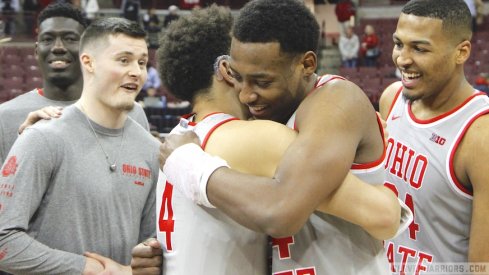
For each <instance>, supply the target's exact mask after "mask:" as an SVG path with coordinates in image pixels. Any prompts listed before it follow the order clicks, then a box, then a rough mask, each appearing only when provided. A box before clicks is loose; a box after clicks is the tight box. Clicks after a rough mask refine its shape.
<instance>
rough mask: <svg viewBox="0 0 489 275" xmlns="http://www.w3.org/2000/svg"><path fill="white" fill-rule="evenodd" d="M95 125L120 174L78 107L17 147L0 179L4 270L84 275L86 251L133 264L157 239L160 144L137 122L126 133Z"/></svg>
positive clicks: (32, 130) (35, 129)
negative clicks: (139, 249) (136, 252)
mask: <svg viewBox="0 0 489 275" xmlns="http://www.w3.org/2000/svg"><path fill="white" fill-rule="evenodd" d="M92 124H93V127H94V129H95V131H96V132H97V135H98V139H99V140H100V144H101V146H103V148H104V150H105V152H107V155H108V156H109V160H110V162H112V161H113V160H114V159H115V160H116V163H117V170H116V171H115V172H111V171H110V170H109V164H108V163H107V161H106V159H105V155H104V152H103V151H102V149H101V146H100V145H99V143H98V142H97V139H96V138H95V135H94V133H93V132H92V130H91V129H90V127H89V124H88V120H87V119H86V117H85V116H84V115H83V113H81V111H80V110H79V109H78V108H77V107H75V106H74V105H72V106H68V107H67V108H65V110H64V112H63V115H62V116H61V118H59V119H52V120H49V121H41V122H39V123H37V124H36V125H34V126H32V127H29V128H28V129H26V130H25V132H24V133H23V134H22V135H20V136H19V138H18V139H17V141H16V143H15V144H14V146H13V147H12V149H11V151H10V153H9V155H8V156H7V160H6V161H5V164H4V166H3V167H2V171H1V175H0V255H1V257H0V269H4V270H5V271H8V272H12V273H22V274H24V273H31V274H80V273H81V272H82V270H83V268H84V265H85V258H84V257H83V256H82V255H81V254H83V253H84V252H86V251H90V252H96V253H99V254H101V255H103V256H106V257H110V258H112V259H114V260H115V261H117V262H119V263H122V264H129V263H130V259H131V249H132V247H134V246H135V245H136V244H138V243H139V242H141V241H142V240H144V239H146V238H148V237H150V236H155V223H156V221H155V215H154V213H155V188H156V182H157V179H158V171H159V162H158V152H159V142H158V141H157V140H156V139H155V138H154V137H152V136H151V135H150V134H149V133H148V132H147V131H145V130H144V129H143V128H142V127H141V126H140V125H138V124H137V123H136V122H135V121H134V120H132V119H131V118H128V119H127V121H126V123H125V126H124V130H123V132H122V129H115V130H114V129H107V128H104V127H102V126H100V125H97V124H95V123H94V122H92ZM122 138H123V143H122V145H121V140H122Z"/></svg>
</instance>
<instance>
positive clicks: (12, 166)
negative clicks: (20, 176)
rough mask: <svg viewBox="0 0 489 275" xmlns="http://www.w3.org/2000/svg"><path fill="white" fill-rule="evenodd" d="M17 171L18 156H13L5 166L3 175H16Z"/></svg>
mask: <svg viewBox="0 0 489 275" xmlns="http://www.w3.org/2000/svg"><path fill="white" fill-rule="evenodd" d="M16 171H17V158H16V157H15V156H11V157H10V158H9V159H8V160H7V162H6V163H5V165H4V166H3V170H2V176H4V177H8V176H10V175H12V176H13V175H15V172H16Z"/></svg>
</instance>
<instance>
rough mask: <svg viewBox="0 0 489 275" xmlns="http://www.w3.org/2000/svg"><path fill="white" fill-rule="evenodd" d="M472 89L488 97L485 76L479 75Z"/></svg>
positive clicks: (487, 84) (488, 91)
mask: <svg viewBox="0 0 489 275" xmlns="http://www.w3.org/2000/svg"><path fill="white" fill-rule="evenodd" d="M474 88H476V89H477V90H479V91H481V92H484V93H486V94H488V95H489V81H488V79H487V74H484V73H481V74H479V75H478V76H477V77H476V78H475V83H474Z"/></svg>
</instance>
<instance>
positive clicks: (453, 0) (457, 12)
mask: <svg viewBox="0 0 489 275" xmlns="http://www.w3.org/2000/svg"><path fill="white" fill-rule="evenodd" d="M402 13H404V14H412V15H414V16H420V17H429V18H433V19H440V20H442V29H443V30H444V31H445V32H446V33H449V34H450V35H451V36H453V37H456V38H460V39H461V40H470V39H471V37H472V15H471V14H470V10H469V7H468V6H467V4H466V3H465V2H464V1H463V0H443V1H441V0H411V1H409V2H408V3H407V4H406V5H405V6H404V7H403V8H402ZM459 42H461V41H458V43H459Z"/></svg>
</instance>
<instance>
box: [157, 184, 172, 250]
mask: <svg viewBox="0 0 489 275" xmlns="http://www.w3.org/2000/svg"><path fill="white" fill-rule="evenodd" d="M172 197H173V185H171V184H170V183H169V182H168V181H167V182H166V184H165V191H163V196H162V198H161V209H160V218H159V219H158V228H159V230H160V232H165V233H166V249H167V250H168V251H171V250H172V245H171V233H172V232H173V231H174V230H175V220H173V207H172V203H171V198H172ZM167 210H168V212H167ZM165 214H166V215H165ZM165 216H166V217H167V218H166V219H165Z"/></svg>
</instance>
